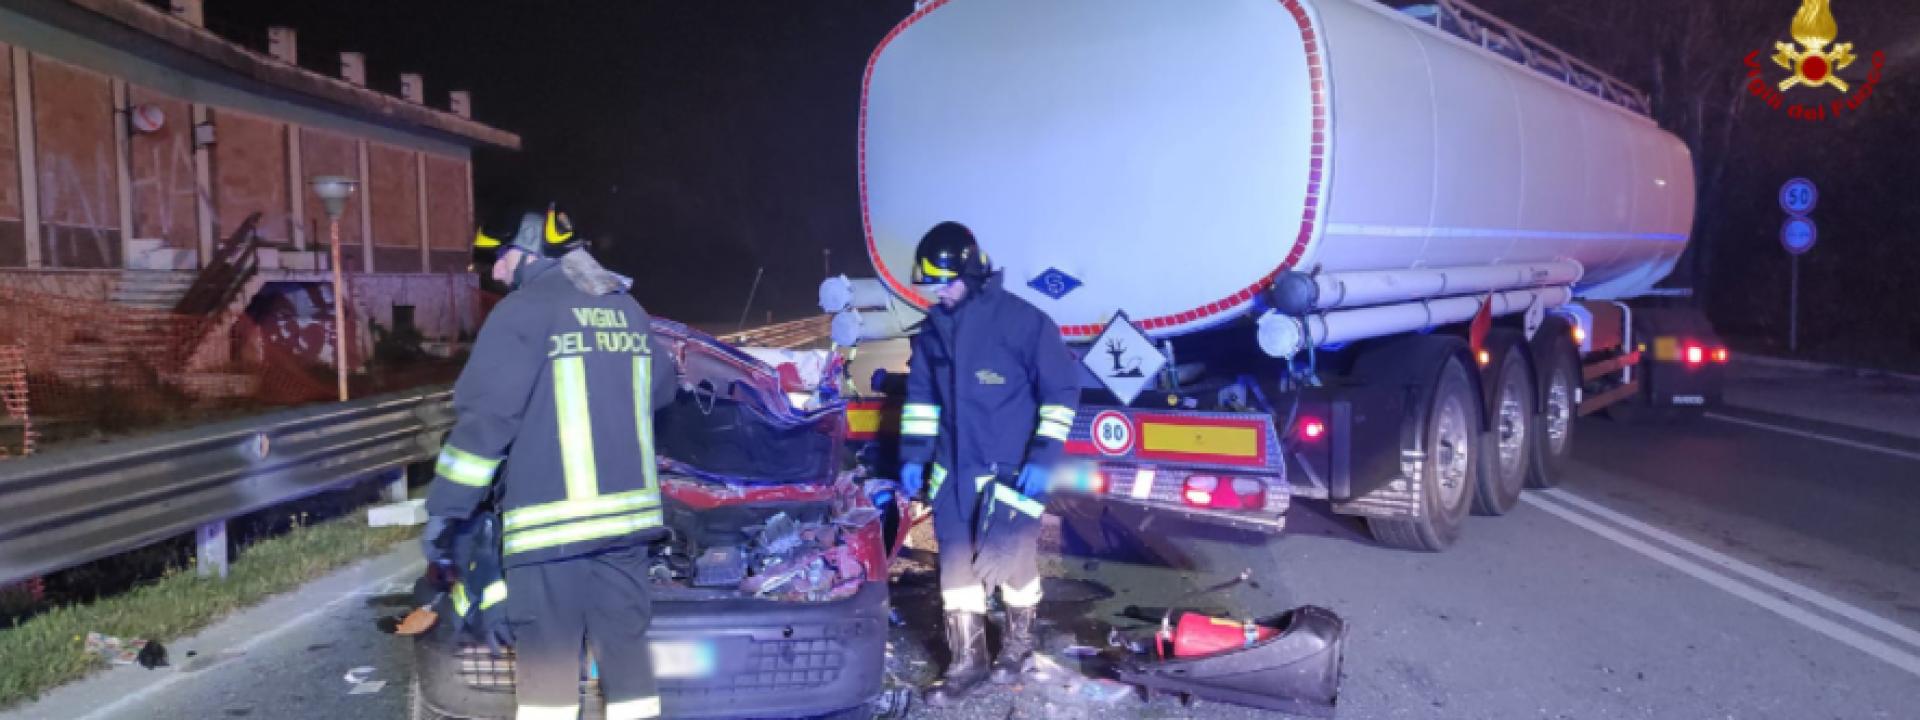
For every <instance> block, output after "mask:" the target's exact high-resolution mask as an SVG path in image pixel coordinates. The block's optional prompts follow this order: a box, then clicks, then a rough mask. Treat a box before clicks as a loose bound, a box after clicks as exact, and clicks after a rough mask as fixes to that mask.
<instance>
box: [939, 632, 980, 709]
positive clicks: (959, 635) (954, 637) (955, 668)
mask: <svg viewBox="0 0 1920 720" xmlns="http://www.w3.org/2000/svg"><path fill="white" fill-rule="evenodd" d="M947 649H948V650H949V651H950V652H951V654H952V655H953V660H952V661H951V662H949V663H947V674H946V676H945V677H943V678H941V679H940V684H939V685H938V686H935V687H934V688H933V689H932V690H929V691H927V702H928V703H930V704H932V705H933V706H934V707H945V706H948V705H952V704H955V703H958V702H960V699H961V698H962V697H965V696H966V694H967V691H969V690H972V689H973V688H974V687H975V686H977V685H979V684H980V681H982V680H985V679H987V616H986V615H984V614H981V613H971V612H949V613H947Z"/></svg>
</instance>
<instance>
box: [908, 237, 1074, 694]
mask: <svg viewBox="0 0 1920 720" xmlns="http://www.w3.org/2000/svg"><path fill="white" fill-rule="evenodd" d="M914 283H915V284H916V285H922V286H931V287H934V288H937V289H936V290H935V291H934V292H935V294H936V297H937V298H938V299H939V301H940V302H939V304H938V305H936V306H934V307H933V308H932V309H930V310H929V311H928V313H927V318H926V321H925V322H924V323H922V325H921V330H920V332H919V333H918V334H917V335H915V336H914V337H913V340H912V348H913V355H912V358H911V360H910V361H909V374H908V376H907V398H906V404H905V406H904V408H903V409H902V412H901V420H900V437H901V443H900V444H901V459H902V463H903V464H902V466H901V471H900V477H901V481H902V484H903V485H904V486H905V489H906V491H907V493H908V494H909V495H919V494H920V491H921V490H922V489H923V488H924V490H925V491H926V497H927V499H928V502H929V503H931V505H932V506H933V525H934V535H935V536H936V538H937V539H938V540H939V543H940V598H941V602H942V604H943V605H944V610H945V626H946V638H947V645H948V648H949V649H950V650H951V651H952V653H951V654H952V658H953V660H952V662H951V663H950V664H949V665H948V666H947V669H946V673H945V675H944V677H943V678H942V679H941V682H940V684H939V685H938V686H936V687H935V688H933V689H932V690H931V691H930V692H929V693H928V695H927V699H928V701H929V702H931V703H933V704H935V705H945V704H949V703H952V702H954V701H956V700H958V699H959V698H960V697H961V696H963V695H965V694H966V693H967V691H969V690H971V689H972V688H974V687H975V686H977V685H979V684H980V683H981V681H983V680H985V679H987V677H988V676H989V674H990V673H991V676H992V678H993V679H994V681H995V682H1012V681H1013V680H1015V679H1016V678H1017V677H1018V676H1019V674H1020V672H1021V670H1022V668H1023V666H1024V664H1025V663H1026V661H1027V659H1028V658H1029V657H1030V656H1031V655H1032V654H1033V650H1034V637H1033V620H1034V611H1035V608H1036V606H1038V605H1039V603H1040V571H1039V566H1038V557H1037V555H1038V542H1039V529H1040V515H1041V513H1042V512H1043V511H1044V505H1042V502H1043V501H1044V499H1045V496H1046V492H1047V478H1048V475H1049V473H1050V471H1051V467H1052V464H1053V462H1054V461H1055V459H1056V458H1057V457H1058V455H1059V454H1060V452H1061V449H1062V446H1063V445H1064V444H1065V443H1066V439H1067V434H1068V432H1069V431H1070V430H1071V429H1072V427H1073V416H1074V412H1075V406H1076V403H1077V401H1078V399H1079V394H1080V384H1079V373H1080V370H1079V364H1078V363H1077V362H1075V361H1074V358H1073V355H1072V354H1071V353H1070V352H1069V351H1068V350H1067V347H1066V343H1065V342H1064V341H1063V340H1062V339H1061V337H1060V329H1059V327H1058V326H1056V325H1055V324H1054V322H1053V321H1052V320H1051V319H1050V318H1048V317H1047V316H1046V315H1045V314H1044V313H1042V312H1041V311H1040V310H1039V309H1038V308H1035V307H1034V306H1033V305H1031V304H1029V303H1027V302H1026V301H1024V300H1021V299H1020V298H1018V297H1015V296H1014V295H1012V294H1011V293H1009V292H1007V291H1006V290H1004V289H1003V288H1002V287H1001V275H1000V273H998V272H996V271H994V270H993V268H992V267H991V266H990V265H989V264H988V261H987V257H986V254H985V253H983V252H982V251H981V250H980V245H979V243H978V242H976V241H975V239H974V236H973V233H972V232H971V231H970V230H968V229H967V228H966V226H964V225H961V224H959V223H955V222H943V223H940V224H939V225H936V226H934V228H933V229H932V230H930V231H928V232H927V234H926V235H925V236H924V237H923V238H921V240H920V246H919V249H918V251H917V252H916V253H915V258H914ZM989 586H997V587H998V588H999V589H1000V593H1001V594H1000V599H1001V601H1002V603H1003V604H1005V605H1006V608H1007V627H1006V632H1005V633H1003V634H1002V637H1003V638H1005V641H1004V642H1002V643H1001V650H1000V653H999V656H998V658H997V659H996V660H994V661H993V662H992V664H991V667H989V662H988V655H987V644H986V613H987V594H988V589H989Z"/></svg>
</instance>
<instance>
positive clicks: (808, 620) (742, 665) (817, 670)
mask: <svg viewBox="0 0 1920 720" xmlns="http://www.w3.org/2000/svg"><path fill="white" fill-rule="evenodd" d="M653 607H654V612H655V614H654V618H653V624H652V626H651V627H650V628H649V629H648V631H647V638H648V640H649V641H650V642H654V643H657V644H664V643H674V644H676V645H679V646H680V647H689V646H692V647H699V648H702V649H703V650H704V652H706V653H708V656H709V657H710V659H711V663H710V664H704V665H705V668H704V669H705V670H706V672H704V673H703V674H702V676H701V677H668V676H666V675H668V674H669V673H665V672H663V673H662V677H661V678H660V681H659V682H660V700H661V704H662V706H663V710H664V714H665V716H667V717H674V718H723V717H724V718H741V717H746V718H753V717H760V718H776V717H777V718H790V717H806V716H811V715H821V714H826V713H831V712H835V711H838V710H843V709H846V708H849V707H853V706H856V705H860V704H862V703H865V702H867V701H868V700H870V699H871V698H872V697H874V696H875V695H876V694H878V693H879V692H880V685H881V679H882V676H883V674H884V669H883V665H884V663H885V662H886V642H887V585H886V584H885V583H878V582H875V583H868V584H867V585H866V587H864V588H862V589H861V590H860V592H859V593H858V594H856V595H854V596H853V597H850V598H847V599H845V600H839V601H834V602H823V603H783V602H774V601H769V600H746V599H741V600H724V601H711V602H698V603H693V602H676V601H659V602H655V603H654V605H653ZM450 624H451V623H441V624H440V627H438V628H436V629H435V631H434V632H433V633H430V634H428V635H426V636H424V637H423V638H422V639H420V640H419V641H417V642H415V643H414V674H415V678H416V679H417V680H418V681H419V687H420V693H421V695H422V699H423V700H424V701H425V704H426V705H427V706H428V707H429V708H431V709H432V710H434V711H436V712H439V713H441V714H443V715H448V716H453V717H459V718H475V719H479V718H510V717H513V715H514V702H513V700H514V696H513V658H512V654H511V652H508V653H506V654H503V655H500V656H496V655H493V654H491V653H489V652H488V651H487V650H486V649H485V648H474V647H471V646H467V645H465V644H464V643H455V642H453V641H452V631H451V630H449V629H447V627H448V626H449V625H450ZM656 652H658V651H656ZM581 704H582V705H583V706H584V707H586V708H588V709H589V710H590V711H591V710H592V709H593V708H597V707H599V706H600V705H601V702H600V697H599V690H598V683H597V682H596V681H593V680H585V679H583V680H582V682H581Z"/></svg>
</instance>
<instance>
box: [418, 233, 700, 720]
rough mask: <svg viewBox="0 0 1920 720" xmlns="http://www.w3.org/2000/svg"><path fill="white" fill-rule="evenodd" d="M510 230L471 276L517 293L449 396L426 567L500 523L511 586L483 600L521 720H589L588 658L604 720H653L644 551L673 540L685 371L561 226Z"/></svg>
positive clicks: (499, 309) (430, 502)
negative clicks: (669, 456)
mask: <svg viewBox="0 0 1920 720" xmlns="http://www.w3.org/2000/svg"><path fill="white" fill-rule="evenodd" d="M507 219H508V220H509V222H507V223H505V224H504V225H492V224H490V225H489V226H485V227H482V228H481V231H480V233H479V235H478V237H477V238H476V239H475V242H474V246H475V251H476V267H481V268H485V267H490V268H491V272H490V273H489V274H490V276H491V280H492V283H497V284H498V285H500V286H505V287H506V288H507V289H508V290H510V291H511V292H510V293H509V294H507V296H506V297H505V298H504V299H502V300H501V301H500V303H499V304H498V305H496V306H495V307H494V309H493V311H492V313H490V314H489V315H488V317H487V320H486V323H485V325H483V326H482V327H481V329H480V336H479V338H478V340H477V341H476V342H475V344H474V348H473V354H472V356H471V358H470V359H469V361H468V362H467V365H466V368H465V369H463V370H462V371H461V373H460V379H459V381H458V382H457V383H456V384H455V385H454V390H453V406H454V412H455V414H456V416H457V417H456V420H455V422H454V426H453V431H452V433H451V434H450V435H449V436H448V438H447V442H446V445H445V447H444V448H443V449H442V450H441V453H440V459H439V463H438V466H437V468H436V475H435V477H434V480H433V486H432V489H431V490H430V491H429V493H428V495H427V512H428V514H429V516H430V520H429V522H428V529H427V533H426V536H425V537H424V538H423V544H424V546H425V552H426V554H427V557H428V560H429V561H430V562H433V563H435V564H436V565H441V566H445V565H448V564H450V559H451V558H452V556H453V552H452V548H450V547H449V545H451V541H452V538H453V537H454V535H456V534H457V533H458V530H459V528H460V525H461V524H462V523H464V522H466V521H467V520H468V519H469V518H473V517H474V516H475V515H476V513H477V512H479V511H481V510H482V508H483V507H493V508H497V509H498V510H499V513H500V519H499V523H500V527H499V530H500V558H501V564H502V565H504V567H505V581H504V583H488V584H487V585H486V586H484V587H482V588H476V589H474V591H473V592H475V593H477V594H478V595H479V596H480V598H479V599H478V600H477V605H478V606H480V607H481V608H482V609H483V610H484V611H485V612H483V613H481V615H480V617H481V618H483V624H484V626H485V627H484V632H483V634H484V635H485V637H486V638H487V640H488V641H489V643H496V642H502V641H510V642H512V644H513V646H514V650H515V655H516V660H517V662H516V664H515V671H514V672H515V677H514V681H515V686H516V692H517V702H518V705H519V709H518V715H517V717H518V718H520V720H539V719H544V718H564V719H565V720H572V719H573V718H575V717H576V716H577V715H578V714H579V709H580V708H579V704H580V677H581V672H580V670H581V658H582V656H581V650H582V647H583V645H584V647H586V648H588V649H590V650H591V651H592V653H593V657H594V659H595V660H596V661H597V663H598V666H599V677H600V687H601V689H602V691H603V694H604V695H605V697H606V701H607V704H606V708H607V711H606V717H607V718H608V719H609V720H629V719H633V718H652V717H659V715H660V698H659V693H658V691H657V689H656V686H655V682H654V677H653V668H652V667H651V662H652V661H651V658H650V656H649V652H648V645H647V642H646V630H647V626H648V623H649V622H650V621H651V619H652V608H651V605H650V600H649V597H648V590H647V572H646V558H647V553H646V550H647V548H646V546H647V545H648V544H650V543H651V542H652V541H654V540H656V539H658V538H660V537H661V536H663V535H664V534H665V530H664V529H663V524H662V515H661V506H660V485H659V482H658V479H657V477H656V474H655V462H654V450H653V412H654V410H656V409H657V408H659V407H662V406H664V405H665V404H666V403H667V402H669V401H670V400H671V399H672V397H673V394H674V391H675V388H676V385H677V379H676V376H677V373H676V370H675V366H674V363H673V359H672V357H671V355H670V353H669V352H668V351H667V350H666V348H665V346H664V345H663V344H661V343H659V342H657V341H656V340H654V339H653V338H652V336H651V334H650V333H649V318H648V317H647V313H646V311H645V310H642V309H641V307H640V304H639V303H637V302H635V301H634V299H633V297H632V295H630V294H629V293H628V289H629V286H630V285H631V281H629V280H628V279H626V278H624V277H621V276H619V275H616V274H614V273H612V272H609V271H608V270H606V269H605V268H603V267H601V265H600V264H599V263H598V262H597V261H595V260H594V258H593V256H592V255H590V254H588V252H587V251H586V250H585V249H584V248H583V247H582V245H583V244H584V243H583V241H582V240H581V239H580V238H579V236H577V235H576V234H575V232H574V229H573V227H572V223H571V221H570V220H569V219H568V218H567V216H566V214H565V213H562V212H560V211H558V210H556V209H554V208H553V207H552V206H548V207H547V208H546V209H545V211H544V212H541V211H538V210H534V211H530V212H525V213H515V214H512V215H509V216H508V218H507ZM501 609H504V613H502V612H500V610H501Z"/></svg>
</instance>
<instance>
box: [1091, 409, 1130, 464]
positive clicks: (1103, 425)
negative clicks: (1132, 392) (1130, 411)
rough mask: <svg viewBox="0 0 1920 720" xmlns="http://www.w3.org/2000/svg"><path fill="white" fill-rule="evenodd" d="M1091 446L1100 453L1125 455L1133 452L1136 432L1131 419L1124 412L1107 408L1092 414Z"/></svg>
mask: <svg viewBox="0 0 1920 720" xmlns="http://www.w3.org/2000/svg"><path fill="white" fill-rule="evenodd" d="M1092 431H1093V447H1094V449H1096V450H1099V451H1100V454H1102V455H1126V454H1128V453H1131V452H1133V442H1134V436H1135V435H1136V433H1135V432H1134V429H1133V420H1131V419H1128V418H1127V416H1126V414H1124V413H1121V412H1118V411H1114V410H1107V411H1104V412H1101V413H1100V414H1099V415H1095V416H1093V428H1092Z"/></svg>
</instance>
